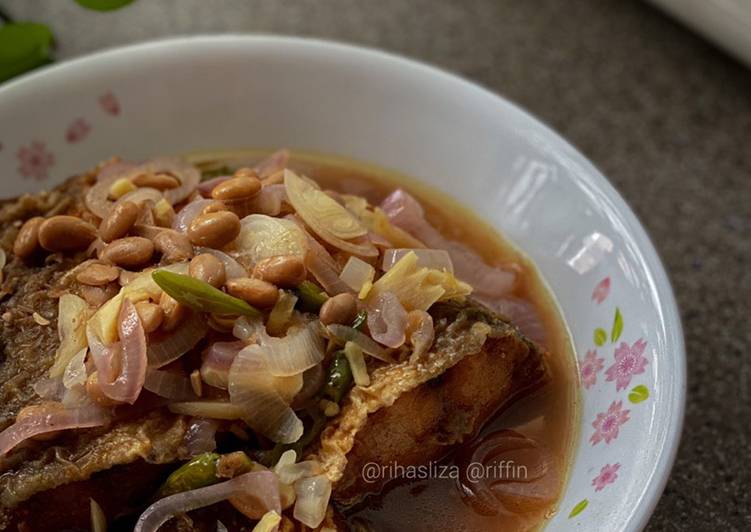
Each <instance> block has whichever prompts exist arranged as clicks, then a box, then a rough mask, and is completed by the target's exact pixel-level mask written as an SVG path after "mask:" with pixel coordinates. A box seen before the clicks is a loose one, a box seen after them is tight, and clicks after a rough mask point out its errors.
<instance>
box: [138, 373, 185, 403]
mask: <svg viewBox="0 0 751 532" xmlns="http://www.w3.org/2000/svg"><path fill="white" fill-rule="evenodd" d="M143 387H144V388H146V389H147V390H148V391H150V392H151V393H154V394H156V395H158V396H159V397H165V398H167V399H174V400H177V401H190V400H193V399H197V397H196V394H195V392H194V391H193V387H192V386H191V384H190V378H189V377H188V376H187V375H183V374H181V373H177V372H175V371H166V370H158V369H151V368H149V370H148V371H147V372H146V380H145V381H144V383H143Z"/></svg>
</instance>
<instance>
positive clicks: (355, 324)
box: [352, 309, 368, 332]
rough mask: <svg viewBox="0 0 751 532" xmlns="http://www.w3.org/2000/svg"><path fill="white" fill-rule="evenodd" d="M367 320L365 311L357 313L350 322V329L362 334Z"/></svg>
mask: <svg viewBox="0 0 751 532" xmlns="http://www.w3.org/2000/svg"><path fill="white" fill-rule="evenodd" d="M367 319H368V311H367V310H365V309H362V310H361V311H360V312H358V313H357V316H355V319H354V320H353V321H352V328H353V329H357V330H358V331H360V332H362V329H363V327H365V321H366V320H367Z"/></svg>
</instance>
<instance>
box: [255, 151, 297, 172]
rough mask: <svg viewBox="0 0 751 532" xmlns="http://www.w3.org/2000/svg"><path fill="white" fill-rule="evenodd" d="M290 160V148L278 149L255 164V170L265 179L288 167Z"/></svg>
mask: <svg viewBox="0 0 751 532" xmlns="http://www.w3.org/2000/svg"><path fill="white" fill-rule="evenodd" d="M288 162H289V150H277V151H275V152H274V153H272V154H271V155H269V156H268V157H266V158H265V159H263V160H262V161H261V162H259V163H258V164H257V165H255V168H254V169H255V171H256V173H257V174H258V177H260V178H261V179H265V178H267V177H269V176H271V175H274V174H275V173H277V172H281V171H282V170H284V169H285V168H286V167H287V163H288Z"/></svg>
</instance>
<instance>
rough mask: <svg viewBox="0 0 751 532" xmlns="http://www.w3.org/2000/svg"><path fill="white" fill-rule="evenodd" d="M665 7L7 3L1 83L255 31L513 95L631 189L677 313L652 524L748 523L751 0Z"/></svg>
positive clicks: (390, 1)
mask: <svg viewBox="0 0 751 532" xmlns="http://www.w3.org/2000/svg"><path fill="white" fill-rule="evenodd" d="M655 3H659V4H661V5H662V6H663V8H665V7H666V6H667V9H668V10H669V11H670V13H671V14H670V15H668V14H666V12H665V11H661V10H660V9H658V8H656V7H654V6H653V5H652V4H650V3H647V2H641V1H636V0H633V1H632V0H567V1H561V0H526V1H524V2H521V1H518V0H516V1H514V0H471V1H467V2H459V1H455V2H452V1H439V0H409V1H407V0H378V1H372V0H211V1H209V0H160V1H155V0H135V1H132V0H131V1H128V0H0V9H1V10H2V12H1V13H0V18H2V19H3V20H2V21H0V22H3V23H4V25H3V26H0V79H5V78H9V77H12V76H13V75H16V74H18V73H20V72H22V71H24V70H27V69H29V68H32V67H35V66H39V65H42V64H46V63H48V62H50V61H64V60H66V59H70V58H73V57H75V56H78V55H81V54H85V53H90V52H94V51H97V50H100V49H103V48H108V47H112V46H117V45H122V44H127V43H131V42H135V41H141V40H145V39H153V38H159V37H165V36H171V35H184V34H197V33H226V32H241V33H246V32H262V33H279V34H289V35H298V36H312V37H320V38H326V39H335V40H340V41H346V42H351V43H356V44H360V45H366V46H372V47H377V48H382V49H385V50H388V51H390V52H395V53H399V54H403V55H406V56H409V57H412V58H416V59H419V60H422V61H426V62H429V63H433V64H435V65H438V66H440V67H442V68H445V69H448V70H451V71H453V72H456V73H459V74H460V75H462V76H465V77H467V78H469V79H471V80H473V81H476V82H478V83H480V84H482V85H485V86H486V87H489V88H490V89H491V90H493V91H496V92H498V93H500V94H501V95H503V96H505V97H507V98H509V99H510V100H512V101H514V102H516V103H518V104H519V105H521V106H522V107H524V108H526V109H527V110H529V111H530V112H531V113H533V114H534V115H536V116H537V117H539V118H540V119H542V120H543V121H544V122H547V123H548V124H549V125H551V126H552V127H553V128H555V129H556V130H558V131H559V132H560V133H561V134H562V135H563V136H564V137H566V138H567V139H568V140H569V141H571V142H572V143H573V144H574V145H576V146H577V147H578V148H579V149H580V150H581V151H582V152H583V153H584V154H585V155H586V156H587V157H589V158H590V159H591V160H592V161H593V162H594V163H595V165H597V166H598V167H599V168H600V169H601V170H602V171H603V173H604V174H605V175H606V176H608V178H609V179H610V180H611V181H612V182H613V184H614V185H615V186H616V187H617V188H618V189H619V190H620V192H621V193H622V194H623V196H624V197H625V198H626V200H627V201H628V202H629V203H630V204H631V206H632V207H633V208H634V210H635V211H636V213H637V215H638V216H639V217H640V218H641V220H642V222H643V223H644V224H645V226H646V228H647V230H648V231H649V232H650V234H651V235H652V238H653V240H654V242H655V244H656V246H657V249H658V251H659V252H660V254H661V255H662V258H663V260H664V261H665V263H666V267H667V269H668V273H669V274H670V276H671V279H672V282H673V287H674V289H675V292H676V296H677V298H678V303H679V305H680V307H681V311H682V316H683V323H684V329H685V334H686V341H687V348H688V368H689V382H688V384H689V388H688V404H687V410H686V422H685V428H684V434H683V440H682V445H681V448H680V451H679V454H678V459H677V462H676V465H675V468H674V470H673V474H672V476H671V479H670V481H669V483H668V485H667V489H666V491H665V494H664V495H663V497H662V500H661V502H660V504H659V506H658V507H657V511H656V512H655V514H654V516H653V518H652V520H651V523H650V526H649V528H648V529H649V530H749V529H751V495H750V492H751V490H750V489H749V488H750V487H751V471H749V469H748V468H747V467H745V466H744V463H745V464H746V465H747V464H748V458H749V449H751V441H750V440H751V359H750V358H749V355H748V352H749V350H750V348H751V327H750V326H749V316H751V303H749V301H750V300H751V297H750V296H751V268H749V263H751V71H749V69H748V68H747V67H746V66H745V65H744V64H743V63H742V62H740V61H739V60H737V59H735V58H734V57H738V58H744V57H745V58H746V60H749V58H751V54H749V50H751V48H744V45H745V43H747V42H749V41H748V39H749V36H751V25H749V23H748V21H749V20H751V16H749V14H750V13H751V0H655ZM723 10H724V11H723ZM676 15H677V18H672V17H673V16H676ZM687 21H688V25H684V23H685V22H687ZM723 21H725V22H724V23H723ZM728 21H730V22H729V23H728ZM31 22H33V23H34V24H27V23H31ZM723 24H724V25H723ZM696 28H698V29H699V32H695V31H694V30H695V29H696ZM703 35H709V36H711V38H712V41H713V42H719V43H722V45H723V46H725V47H729V48H730V49H731V50H732V51H733V55H730V54H728V53H726V52H725V51H724V50H723V49H720V48H718V47H716V46H715V45H714V44H712V42H710V41H709V40H705V38H704V37H703ZM216 82H217V83H221V82H222V80H220V79H218V80H216Z"/></svg>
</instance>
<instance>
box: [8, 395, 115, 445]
mask: <svg viewBox="0 0 751 532" xmlns="http://www.w3.org/2000/svg"><path fill="white" fill-rule="evenodd" d="M108 421H109V414H108V413H107V411H106V410H104V409H102V408H100V407H98V406H94V405H86V406H82V407H79V408H64V407H63V406H62V405H61V404H60V403H45V404H43V405H40V406H38V407H37V408H36V409H35V410H34V412H33V413H31V414H29V415H27V416H25V417H23V418H22V419H21V420H18V421H16V422H15V423H14V424H13V425H11V426H10V427H8V428H7V429H5V430H4V431H3V432H0V456H4V455H5V454H7V453H8V451H10V450H11V449H13V448H14V447H15V446H16V445H18V444H19V443H21V442H22V441H25V440H28V439H29V438H33V437H34V436H39V435H40V434H47V433H50V432H55V431H58V430H66V429H80V428H88V427H98V426H101V425H105V424H106V423H107V422H108Z"/></svg>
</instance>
